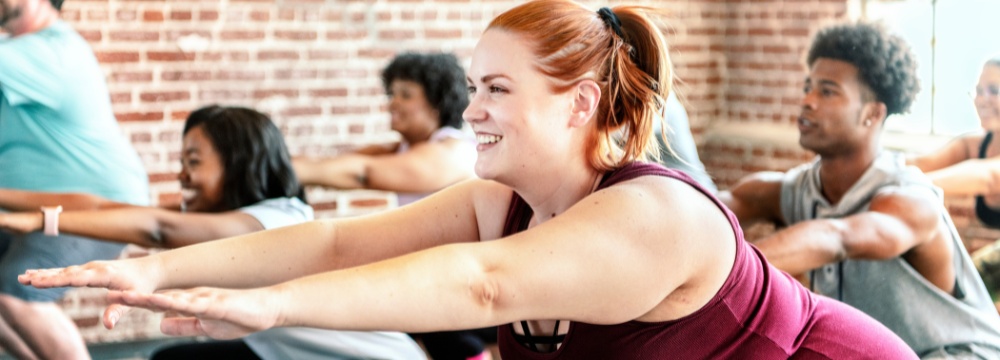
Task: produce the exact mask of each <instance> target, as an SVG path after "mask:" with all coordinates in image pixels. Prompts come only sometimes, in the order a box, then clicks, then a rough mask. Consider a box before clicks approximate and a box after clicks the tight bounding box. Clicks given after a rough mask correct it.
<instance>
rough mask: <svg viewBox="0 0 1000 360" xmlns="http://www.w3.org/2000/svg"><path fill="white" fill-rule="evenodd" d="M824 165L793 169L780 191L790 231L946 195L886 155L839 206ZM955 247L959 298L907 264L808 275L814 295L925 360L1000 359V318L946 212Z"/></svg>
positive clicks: (833, 268)
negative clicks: (828, 193) (907, 195)
mask: <svg viewBox="0 0 1000 360" xmlns="http://www.w3.org/2000/svg"><path fill="white" fill-rule="evenodd" d="M819 169H820V166H819V161H818V159H817V160H816V161H813V162H812V163H809V164H804V165H801V166H799V167H796V168H795V169H792V170H791V171H789V172H788V173H787V174H786V177H785V178H784V181H783V183H782V186H781V212H782V215H783V216H784V218H785V222H786V223H787V224H788V225H791V224H795V223H798V222H801V221H807V220H813V219H824V218H841V217H845V216H848V215H853V214H856V213H859V212H863V211H866V210H868V206H869V203H870V202H871V199H872V197H874V196H875V195H876V194H877V193H879V192H880V191H883V190H887V189H899V188H904V189H906V190H907V191H929V192H932V193H933V194H934V196H935V197H937V198H939V199H941V198H942V197H941V193H940V190H939V189H938V188H937V187H935V186H933V184H932V183H931V182H930V180H928V179H927V177H926V176H924V174H923V173H922V172H920V170H919V169H917V168H915V167H912V166H910V167H907V166H906V165H905V159H904V157H903V156H902V155H901V154H899V153H894V152H889V151H883V152H882V153H881V154H879V156H878V157H877V158H876V159H875V161H874V162H873V163H872V166H871V167H870V168H869V169H868V170H867V171H865V173H864V175H862V176H861V178H860V179H859V180H858V181H857V183H855V184H854V185H853V186H852V187H851V189H850V190H848V191H847V194H845V195H844V198H843V199H841V200H840V202H839V203H837V204H830V203H829V202H827V201H826V199H825V198H824V197H823V193H822V189H821V186H820V180H819ZM940 212H941V216H942V218H943V219H944V220H945V222H946V223H947V224H948V227H949V228H950V229H951V235H952V236H951V237H952V242H953V243H954V246H955V249H954V254H955V256H954V259H953V261H952V262H953V264H954V267H955V294H954V295H952V294H948V293H946V292H944V291H941V289H939V288H937V287H936V286H934V285H933V284H931V283H930V282H928V281H927V280H926V279H924V277H923V276H922V275H920V273H918V272H917V271H916V270H914V269H913V267H911V266H910V264H909V263H907V262H906V260H904V259H903V258H902V257H895V258H892V259H889V260H881V261H872V260H850V259H848V260H844V261H841V262H839V263H835V264H828V265H825V266H823V267H821V268H819V269H816V270H813V271H812V272H811V273H810V278H811V280H812V290H813V291H815V292H816V293H819V294H822V295H826V296H829V297H831V298H834V299H838V300H840V301H843V302H844V303H847V304H848V305H851V306H853V307H855V308H857V309H859V310H861V311H863V312H865V313H866V314H868V315H870V316H871V317H873V318H875V319H876V320H878V321H879V322H881V323H882V324H884V325H885V326H886V327H888V328H889V329H891V330H892V331H894V332H895V333H896V334H897V335H899V337H901V338H902V339H903V340H904V341H906V343H907V344H908V345H909V346H910V347H911V348H913V350H914V351H915V352H916V353H917V354H918V355H920V356H921V357H928V356H930V357H937V356H941V355H944V354H957V353H965V354H970V353H974V354H976V355H977V356H982V357H984V358H988V359H1000V316H998V315H997V310H996V308H995V307H994V306H993V303H992V302H991V301H990V298H989V295H987V293H986V288H985V287H984V286H983V281H982V279H981V278H980V277H979V273H978V272H976V269H975V267H973V265H972V261H971V260H970V258H969V255H968V253H967V252H966V250H965V246H964V245H963V244H962V242H961V238H959V235H958V231H957V230H955V226H954V225H953V224H952V222H951V217H950V216H949V215H948V212H947V210H946V209H945V208H944V205H943V200H942V205H940Z"/></svg>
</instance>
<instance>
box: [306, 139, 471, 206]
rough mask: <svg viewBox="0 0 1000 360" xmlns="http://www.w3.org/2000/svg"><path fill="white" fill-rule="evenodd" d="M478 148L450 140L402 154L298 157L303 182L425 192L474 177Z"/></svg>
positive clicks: (415, 146)
mask: <svg viewBox="0 0 1000 360" xmlns="http://www.w3.org/2000/svg"><path fill="white" fill-rule="evenodd" d="M475 162H476V150H475V148H473V147H472V146H470V145H469V144H468V143H467V142H465V141H463V140H459V139H449V140H445V141H440V142H433V143H427V142H425V143H420V144H416V145H413V147H412V148H411V149H410V150H409V151H407V152H405V153H401V154H397V153H385V154H377V155H367V154H347V155H341V156H338V157H333V158H327V159H296V160H295V161H294V162H293V165H294V166H295V173H296V174H299V179H300V181H302V183H303V184H307V185H322V186H330V187H334V188H338V189H359V188H366V189H375V190H386V191H398V192H411V193H426V192H432V191H437V190H439V189H442V188H444V187H446V186H448V185H451V184H454V183H456V182H459V181H462V180H466V179H471V178H473V177H475V172H474V170H473V167H474V165H475Z"/></svg>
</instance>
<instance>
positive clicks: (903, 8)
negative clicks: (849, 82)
mask: <svg viewBox="0 0 1000 360" xmlns="http://www.w3.org/2000/svg"><path fill="white" fill-rule="evenodd" d="M851 1H852V3H851V4H850V5H851V11H850V13H851V15H852V18H855V19H867V20H871V21H880V22H882V23H883V24H885V25H886V27H888V28H889V30H890V31H892V32H894V33H896V34H898V35H900V36H901V37H903V38H904V39H905V40H906V41H907V42H908V43H909V44H910V47H911V48H913V51H914V53H915V54H916V56H917V61H918V76H919V78H920V83H921V84H920V86H921V90H920V93H919V94H918V95H917V98H916V100H915V102H914V104H913V106H912V107H911V108H910V113H909V114H905V115H902V116H895V117H893V118H890V119H889V120H888V122H887V123H886V127H887V129H889V130H890V131H897V132H905V133H921V134H935V135H957V134H961V133H965V132H969V131H974V130H977V129H979V118H978V116H977V115H976V109H975V107H974V106H973V104H972V97H971V96H970V95H969V92H970V91H971V90H972V89H973V88H974V87H975V85H976V83H977V82H978V81H979V72H980V70H981V69H982V66H983V63H984V62H985V61H986V59H987V58H989V57H990V56H991V55H994V56H995V55H997V54H1000V42H998V41H997V40H996V39H997V35H998V32H997V31H998V30H997V29H998V28H997V24H996V23H994V21H997V16H996V15H997V14H1000V1H997V0H941V1H939V0H851Z"/></svg>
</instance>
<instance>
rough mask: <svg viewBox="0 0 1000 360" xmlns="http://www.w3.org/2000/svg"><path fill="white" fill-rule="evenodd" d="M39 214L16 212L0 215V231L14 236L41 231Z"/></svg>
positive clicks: (41, 219)
mask: <svg viewBox="0 0 1000 360" xmlns="http://www.w3.org/2000/svg"><path fill="white" fill-rule="evenodd" d="M42 226H44V224H43V215H42V213H41V212H17V213H3V214H0V229H3V230H4V231H8V232H12V233H15V234H24V233H29V232H32V231H38V230H41V229H42Z"/></svg>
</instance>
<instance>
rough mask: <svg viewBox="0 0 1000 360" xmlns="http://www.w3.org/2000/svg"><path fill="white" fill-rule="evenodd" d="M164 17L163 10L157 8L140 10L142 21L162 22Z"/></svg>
mask: <svg viewBox="0 0 1000 360" xmlns="http://www.w3.org/2000/svg"><path fill="white" fill-rule="evenodd" d="M163 19H164V16H163V12H162V11H158V10H146V11H143V12H142V21H147V22H162V21H163Z"/></svg>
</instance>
